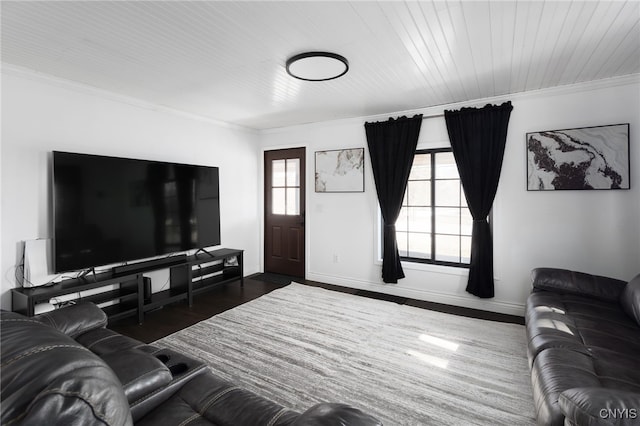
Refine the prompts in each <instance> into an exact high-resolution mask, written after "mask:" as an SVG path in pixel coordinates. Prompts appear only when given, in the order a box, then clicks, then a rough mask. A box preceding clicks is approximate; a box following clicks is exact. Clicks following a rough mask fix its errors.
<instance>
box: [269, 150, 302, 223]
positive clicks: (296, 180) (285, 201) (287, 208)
mask: <svg viewBox="0 0 640 426" xmlns="http://www.w3.org/2000/svg"><path fill="white" fill-rule="evenodd" d="M271 167H272V169H271V170H272V171H271V174H272V182H271V193H272V199H271V213H272V214H279V215H288V216H297V215H299V214H300V159H299V158H288V159H285V160H272V161H271Z"/></svg>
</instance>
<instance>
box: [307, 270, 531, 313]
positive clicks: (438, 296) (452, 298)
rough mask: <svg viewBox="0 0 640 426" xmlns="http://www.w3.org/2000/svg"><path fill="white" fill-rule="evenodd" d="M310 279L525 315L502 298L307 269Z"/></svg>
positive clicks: (515, 304)
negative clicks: (477, 298) (474, 298)
mask: <svg viewBox="0 0 640 426" xmlns="http://www.w3.org/2000/svg"><path fill="white" fill-rule="evenodd" d="M306 278H307V279H308V280H311V281H318V282H322V283H326V284H333V285H337V286H341V287H348V288H355V289H358V290H368V291H375V292H378V293H384V294H390V295H393V296H400V297H408V298H411V299H416V300H424V301H427V302H434V303H442V304H445V305H452V306H460V307H464V308H471V309H479V310H482V311H489V312H497V313H501V314H507V315H517V316H524V304H519V303H512V302H504V301H500V300H491V299H482V300H481V301H480V300H479V301H476V300H473V299H471V298H468V297H465V296H461V295H458V294H448V293H441V292H436V291H430V290H417V289H414V288H406V287H402V286H399V285H393V284H391V285H387V284H380V283H375V282H369V281H365V280H359V279H354V278H344V277H336V276H332V275H327V274H321V273H317V272H310V271H307V277H306Z"/></svg>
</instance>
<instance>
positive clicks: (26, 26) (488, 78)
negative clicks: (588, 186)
mask: <svg viewBox="0 0 640 426" xmlns="http://www.w3.org/2000/svg"><path fill="white" fill-rule="evenodd" d="M1 7H2V9H1V19H2V51H1V56H2V62H3V63H6V64H11V65H14V66H18V67H22V68H28V69H31V70H35V71H37V72H41V73H45V74H49V75H53V76H56V77H59V78H63V79H68V80H72V81H75V82H79V83H83V84H86V85H90V86H93V87H97V88H100V89H104V90H107V91H111V92H114V93H117V94H122V95H125V96H129V97H134V98H139V99H141V100H143V101H145V102H150V103H153V104H156V105H161V106H166V107H169V108H173V109H176V110H180V111H184V112H188V113H192V114H197V115H200V116H204V117H208V118H213V119H216V120H222V121H226V122H230V123H235V124H238V125H241V126H246V127H251V128H256V129H267V128H274V127H282V126H288V125H294V124H299V123H308V122H317V121H325V120H331V119H336V118H347V117H357V116H367V115H375V114H384V113H392V112H396V111H404V110H411V109H416V108H422V107H428V106H434V105H443V104H449V103H453V102H461V101H471V100H475V99H480V98H485V97H491V96H496V95H503V94H509V93H517V92H523V91H528V90H535V89H541V88H547V87H554V86H559V85H566V84H573V83H578V82H584V81H590V80H598V79H604V78H608V77H614V76H622V75H628V74H637V73H640V3H639V2H637V1H626V2H625V1H613V2H609V1H544V2H543V1H448V2H433V1H413V2H405V1H386V2H385V1H382V2H369V1H354V2H347V1H334V2H325V1H321V2H314V1H298V2H287V1H277V2H270V1H255V2H248V1H243V2H225V1H193V2H192V1H164V2H156V1H115V2H111V1H65V2H57V1H45V2H38V1H34V2H23V1H15V2H13V1H2V3H1ZM307 50H326V51H331V52H335V53H338V54H341V55H343V56H345V57H346V58H347V59H348V60H349V63H350V70H349V72H348V73H347V74H346V75H345V76H343V77H342V78H340V79H338V80H333V81H328V82H304V81H299V80H295V79H293V78H292V77H290V76H288V75H287V74H286V72H285V62H286V60H287V58H288V57H290V56H292V55H294V54H297V53H300V52H303V51H307Z"/></svg>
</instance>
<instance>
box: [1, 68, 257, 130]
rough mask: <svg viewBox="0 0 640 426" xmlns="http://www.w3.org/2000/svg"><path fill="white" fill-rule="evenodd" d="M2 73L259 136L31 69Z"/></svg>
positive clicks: (5, 69) (235, 126)
mask: <svg viewBox="0 0 640 426" xmlns="http://www.w3.org/2000/svg"><path fill="white" fill-rule="evenodd" d="M0 71H1V73H2V74H6V75H11V76H16V77H20V78H25V79H28V80H32V81H36V82H40V83H45V84H48V85H51V86H55V87H59V88H62V89H66V90H72V91H75V92H78V93H81V94H84V95H89V96H95V97H98V98H102V99H105V100H108V101H112V102H119V103H122V104H126V105H129V106H133V107H136V108H140V109H145V110H148V111H155V112H160V113H165V114H171V115H174V116H177V117H181V118H186V119H189V120H195V121H200V122H205V123H208V124H213V125H215V126H218V127H223V128H227V129H231V130H237V131H242V132H248V133H251V134H254V135H257V134H259V130H257V129H254V128H251V127H246V126H241V125H239V124H234V123H229V122H227V121H222V120H217V119H215V118H211V117H207V116H204V115H200V114H194V113H191V112H186V111H182V110H179V109H175V108H170V107H167V106H163V105H159V104H154V103H152V102H147V101H144V100H142V99H139V98H135V97H131V96H126V95H121V94H118V93H115V92H111V91H109V90H105V89H99V88H97V87H94V86H90V85H88V84H84V83H78V82H75V81H71V80H67V79H64V78H60V77H56V76H53V75H50V74H45V73H41V72H38V71H35V70H32V69H30V68H25V67H20V66H17V65H12V64H7V63H5V62H2V64H1V68H0Z"/></svg>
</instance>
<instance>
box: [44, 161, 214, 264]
mask: <svg viewBox="0 0 640 426" xmlns="http://www.w3.org/2000/svg"><path fill="white" fill-rule="evenodd" d="M218 179H219V173H218V168H217V167H205V166H195V165H188V164H175V163H165V162H159V161H145V160H134V159H127V158H116V157H105V156H99V155H88V154H76V153H68V152H59V151H54V152H53V206H54V208H53V210H54V215H53V216H54V219H53V222H54V238H53V240H54V241H53V249H54V250H53V253H54V254H53V260H54V268H55V272H56V273H60V272H66V271H76V270H82V269H88V268H92V267H96V266H101V265H108V264H114V263H122V262H125V261H135V260H139V259H144V258H150V257H154V256H160V255H166V254H169V253H175V252H182V251H186V250H190V249H197V248H206V247H210V246H215V245H219V244H220V191H219V182H218Z"/></svg>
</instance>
